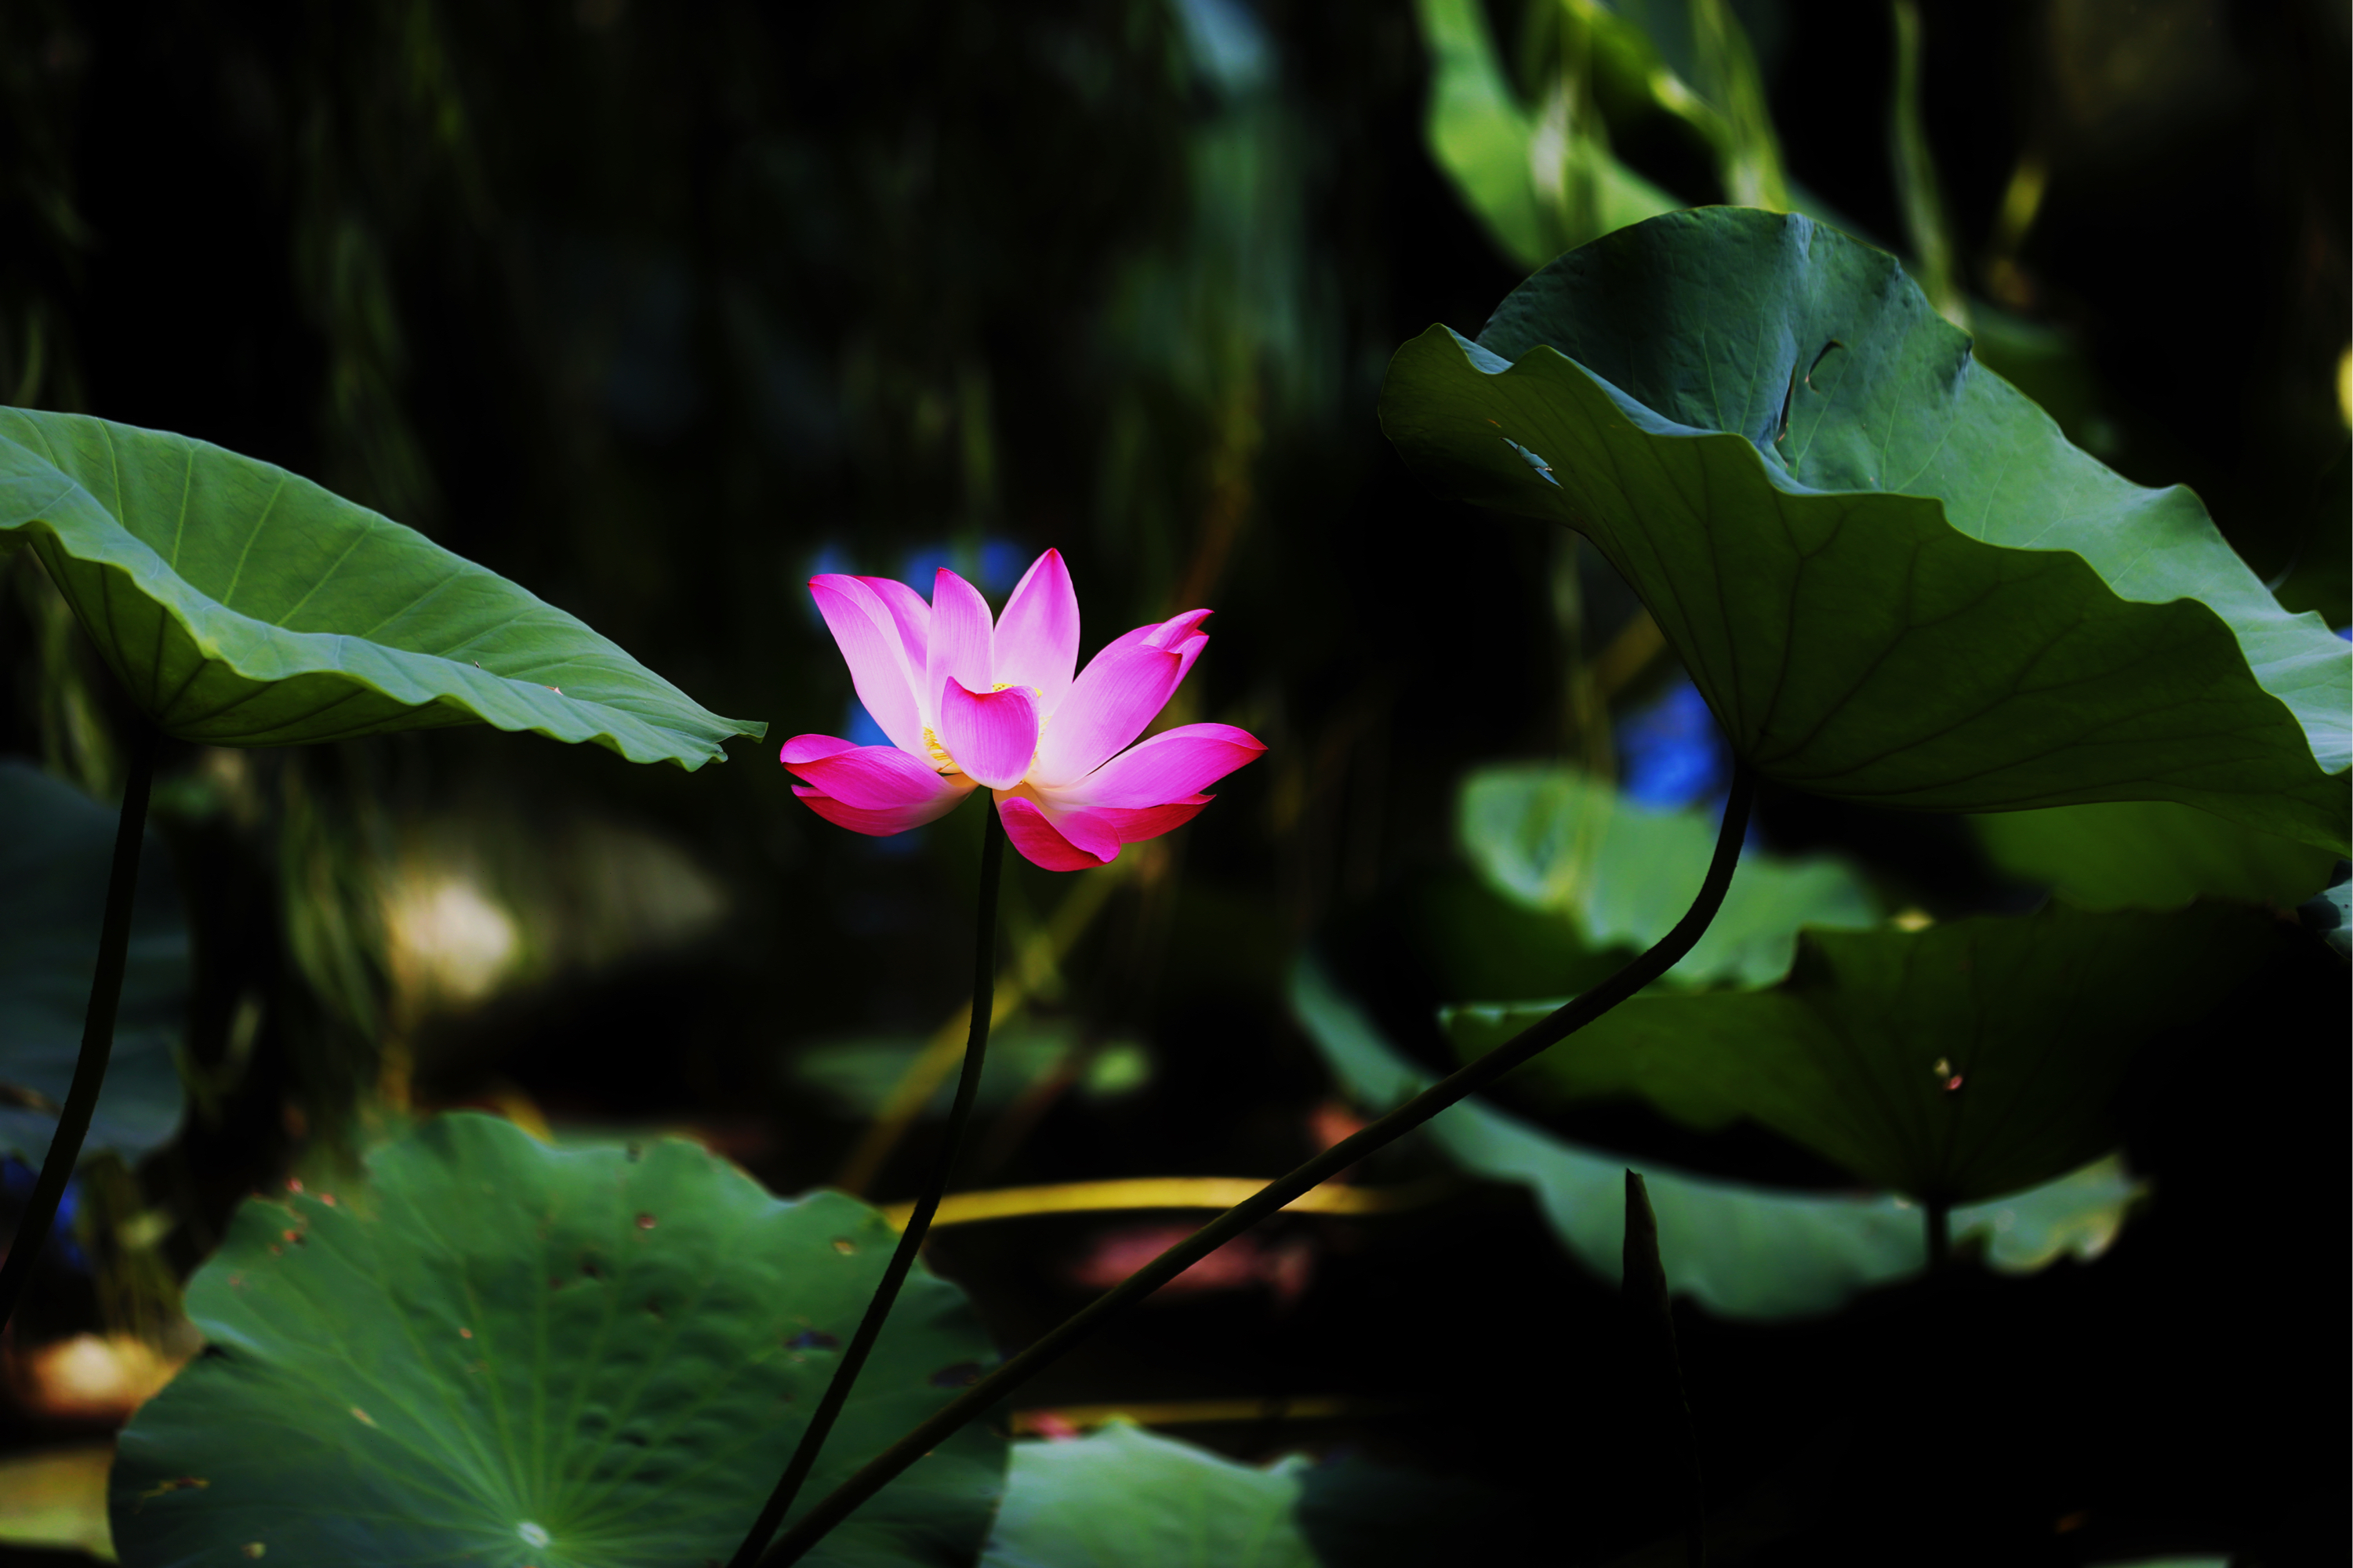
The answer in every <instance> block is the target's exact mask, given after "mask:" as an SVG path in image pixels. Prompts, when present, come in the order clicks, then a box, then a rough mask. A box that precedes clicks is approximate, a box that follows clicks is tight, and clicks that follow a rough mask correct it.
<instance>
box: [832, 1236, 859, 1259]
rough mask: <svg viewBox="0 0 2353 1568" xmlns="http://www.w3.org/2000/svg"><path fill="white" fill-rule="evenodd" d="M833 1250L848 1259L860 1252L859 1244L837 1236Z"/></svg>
mask: <svg viewBox="0 0 2353 1568" xmlns="http://www.w3.org/2000/svg"><path fill="white" fill-rule="evenodd" d="M833 1249H834V1250H835V1251H836V1252H839V1253H840V1254H841V1255H842V1256H843V1257H844V1258H847V1257H849V1255H850V1254H851V1253H853V1252H855V1251H857V1250H858V1243H856V1242H854V1241H852V1240H850V1239H849V1237H846V1236H837V1237H834V1238H833Z"/></svg>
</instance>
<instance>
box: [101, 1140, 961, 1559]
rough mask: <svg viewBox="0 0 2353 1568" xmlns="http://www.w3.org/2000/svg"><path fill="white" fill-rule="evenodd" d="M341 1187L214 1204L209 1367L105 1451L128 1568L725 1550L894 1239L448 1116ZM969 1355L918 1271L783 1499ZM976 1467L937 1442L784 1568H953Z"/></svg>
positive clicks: (199, 1277) (724, 1175)
mask: <svg viewBox="0 0 2353 1568" xmlns="http://www.w3.org/2000/svg"><path fill="white" fill-rule="evenodd" d="M370 1168H371V1179H370V1181H369V1183H368V1184H367V1186H366V1187H365V1188H364V1190H360V1191H355V1192H350V1193H344V1194H339V1195H334V1196H331V1195H329V1194H325V1193H322V1192H305V1193H298V1194H290V1196H289V1197H288V1198H287V1199H286V1200H285V1201H284V1202H265V1201H262V1200H259V1199H257V1200H254V1201H251V1202H248V1203H247V1204H246V1205H244V1206H243V1207H242V1208H240V1209H239V1210H238V1211H237V1215H236V1217H235V1218H234V1219H233V1220H232V1222H231V1224H230V1227H229V1235H228V1238H227V1241H226V1242H225V1243H224V1244H223V1245H222V1247H221V1248H220V1250H219V1251H218V1252H217V1253H216V1254H215V1255H214V1257H213V1258H212V1259H211V1261H209V1262H208V1263H206V1265H205V1266H204V1268H201V1269H200V1270H198V1271H197V1273H196V1276H195V1279H194V1280H192V1281H191V1282H190V1285H189V1288H188V1294H187V1309H188V1314H189V1316H190V1317H191V1318H192V1319H194V1320H195V1323H196V1326H197V1327H198V1328H200V1329H202V1330H203V1331H204V1332H205V1335H206V1339H207V1340H208V1341H209V1342H210V1347H209V1349H208V1350H207V1352H206V1353H205V1354H204V1355H202V1356H200V1357H199V1358H198V1359H197V1360H195V1362H193V1363H190V1364H189V1365H188V1367H187V1369H186V1370H185V1371H184V1372H182V1373H181V1374H180V1375H179V1377H178V1379H177V1380H175V1381H174V1383H173V1384H171V1386H170V1387H168V1388H166V1389H165V1390H164V1392H163V1394H160V1395H158V1396H157V1397H156V1398H155V1399H154V1400H153V1401H151V1402H150V1403H149V1404H148V1405H145V1406H144V1407H142V1409H141V1410H140V1412H139V1414H138V1415H137V1416H136V1417H135V1418H134V1419H133V1420H132V1423H131V1425H130V1426H129V1427H128V1428H127V1429H125V1431H124V1432H123V1434H122V1437H121V1449H120V1454H121V1457H120V1458H119V1459H118V1460H117V1461H116V1464H115V1468H114V1479H113V1486H112V1489H111V1510H112V1515H113V1521H114V1542H115V1548H116V1550H117V1551H118V1552H121V1560H122V1561H123V1563H126V1564H130V1565H132V1568H146V1565H161V1564H166V1563H169V1564H196V1563H220V1564H224V1565H226V1564H230V1563H245V1562H248V1561H250V1560H252V1559H256V1558H261V1557H263V1556H265V1555H266V1556H267V1558H268V1560H269V1562H271V1563H292V1564H296V1565H298V1568H307V1565H311V1564H342V1563H475V1564H480V1565H481V1568H525V1565H527V1564H528V1565H531V1568H693V1565H697V1564H702V1563H712V1562H724V1561H726V1560H727V1558H728V1557H730V1556H731V1555H733V1552H734V1550H735V1547H736V1545H737V1543H738V1542H740V1541H741V1540H742V1538H743V1534H744V1531H745V1530H746V1529H748V1528H749V1527H750V1524H751V1521H752V1518H753V1516H754V1514H755V1513H756V1512H758V1510H759V1507H760V1504H761V1502H762V1501H763V1500H765V1498H766V1497H767V1494H768V1490H769V1489H770V1488H771V1487H773V1486H774V1485H775V1484H776V1476H777V1474H778V1473H779V1472H780V1471H781V1470H782V1469H783V1468H784V1462H785V1459H786V1456H787V1455H788V1454H789V1453H790V1452H791V1450H792V1446H793V1444H794V1442H795V1441H796V1439H797V1437H798V1436H799V1433H800V1430H801V1427H802V1426H803V1425H804V1423H805V1421H806V1417H807V1411H808V1410H809V1409H810V1408H811V1407H812V1406H813V1405H815V1404H816V1403H817V1399H818V1394H819V1393H820V1392H821V1391H822V1390H823V1388H824V1385H825V1380H826V1379H827V1378H828V1376H830V1375H831V1373H832V1371H833V1366H834V1357H835V1355H836V1354H837V1353H838V1348H837V1347H839V1345H840V1344H841V1343H843V1342H846V1341H847V1340H848V1339H849V1334H850V1331H851V1330H852V1329H854V1328H855V1327H856V1325H857V1321H858V1318H859V1315H860V1312H861V1311H862V1310H864V1307H865V1304H866V1300H867V1297H868V1295H869V1294H870V1293H871V1291H872V1289H873V1288H874V1283H875V1280H876V1279H878V1278H879V1277H880V1276H881V1270H882V1266H883V1263H884V1261H885V1259H886V1258H888V1257H889V1255H890V1251H891V1247H892V1241H893V1239H894V1237H893V1234H892V1231H891V1230H890V1229H889V1228H888V1227H887V1226H885V1225H884V1224H883V1223H882V1220H881V1216H880V1215H876V1214H875V1213H874V1212H873V1211H872V1210H871V1209H869V1208H866V1207H865V1206H864V1205H860V1204H857V1203H854V1202H852V1201H851V1200H849V1199H848V1198H845V1197H842V1196H840V1195H839V1194H831V1193H818V1194H812V1195H810V1196H808V1197H806V1198H803V1199H801V1200H799V1201H798V1202H794V1203H786V1202H782V1201H779V1200H778V1199H776V1198H772V1197H770V1196H769V1195H768V1194H766V1193H765V1192H763V1191H762V1190H761V1189H760V1188H759V1187H758V1186H757V1185H756V1184H754V1183H753V1182H752V1181H751V1180H750V1178H748V1177H746V1176H745V1175H744V1174H743V1173H741V1172H739V1171H737V1170H735V1169H733V1167H732V1166H729V1165H727V1164H725V1163H723V1162H721V1161H719V1160H717V1159H715V1158H713V1157H712V1155H710V1154H708V1153H705V1152H703V1151H702V1150H701V1149H698V1148H696V1147H695V1146H694V1145H692V1144H691V1143H686V1142H679V1141H677V1140H663V1141H661V1142H656V1143H652V1144H649V1145H648V1146H646V1147H645V1148H644V1149H643V1150H642V1151H638V1150H636V1149H628V1150H625V1149H622V1148H618V1147H608V1148H603V1149H581V1150H557V1149H550V1148H547V1147H544V1146H543V1145H541V1144H539V1143H536V1142H533V1141H532V1140H531V1138H530V1137H529V1136H527V1135H526V1134H524V1133H523V1132H522V1131H518V1130H517V1129H515V1128H514V1127H512V1126H510V1125H509V1124H507V1123H506V1122H503V1121H497V1120H495V1119H492V1118H489V1117H482V1116H470V1115H458V1116H448V1117H443V1118H441V1119H439V1120H437V1121H433V1122H430V1123H428V1124H427V1126H426V1127H425V1128H424V1129H423V1130H421V1131H418V1132H417V1133H416V1134H415V1135H413V1136H411V1137H409V1138H406V1139H404V1140H402V1141H400V1142H396V1143H393V1144H389V1145H386V1146H385V1147H384V1148H383V1149H381V1150H379V1151H377V1152H375V1154H374V1155H373V1156H372V1157H371V1159H370ZM993 1360H994V1356H993V1354H992V1352H991V1351H990V1349H989V1345H988V1341H987V1336H986V1335H984V1334H983V1333H982V1331H981V1330H980V1327H979V1325H978V1323H977V1322H976V1321H975V1320H974V1318H973V1315H972V1312H971V1310H969V1309H968V1308H967V1306H966V1305H965V1299H964V1294H963V1292H962V1291H960V1290H958V1289H956V1288H955V1286H953V1285H950V1284H948V1283H946V1282H945V1281H943V1280H940V1279H934V1278H932V1277H931V1276H930V1275H929V1274H927V1273H924V1272H923V1270H921V1269H918V1270H917V1271H916V1273H915V1274H914V1275H913V1277H912V1278H910V1279H908V1281H907V1287H906V1291H905V1294H903V1295H902V1296H901V1298H900V1299H899V1304H898V1307H897V1309H896V1310H895V1311H894V1312H893V1313H892V1319H891V1322H890V1326H889V1327H888V1328H887V1329H886V1330H885V1331H883V1334H882V1338H881V1342H880V1343H879V1344H878V1345H877V1347H876V1349H875V1352H874V1357H873V1359H872V1360H871V1361H870V1362H869V1363H867V1366H866V1369H865V1372H864V1374H863V1375H862V1376H861V1377H860V1381H859V1384H858V1389H857V1392H856V1394H854V1395H853V1397H852V1398H851V1400H850V1402H849V1406H848V1408H847V1409H846V1410H845V1411H844V1412H843V1415H842V1418H841V1422H840V1424H839V1426H837V1427H836V1428H835V1429H834V1433H833V1436H832V1438H831V1440H830V1441H829V1442H828V1445H827V1449H826V1457H825V1458H824V1459H823V1460H822V1461H821V1462H820V1463H819V1465H818V1468H817V1471H816V1473H815V1475H813V1476H812V1477H811V1478H810V1480H809V1484H808V1489H807V1491H806V1493H805V1494H804V1497H805V1499H806V1500H808V1501H814V1500H816V1499H818V1498H821V1497H823V1496H824V1495H825V1494H826V1493H827V1492H828V1491H830V1490H831V1489H833V1487H834V1486H835V1485H836V1484H837V1483H839V1481H841V1480H842V1479H846V1478H847V1477H848V1475H849V1472H850V1471H851V1470H852V1469H854V1468H856V1467H857V1465H858V1464H859V1462H860V1461H861V1460H863V1459H864V1458H867V1457H869V1456H871V1455H872V1454H873V1453H875V1452H877V1451H879V1450H880V1449H881V1448H882V1447H884V1446H885V1445H886V1444H888V1443H890V1442H891V1441H892V1440H893V1439H894V1438H896V1437H897V1436H899V1435H900V1434H901V1433H902V1432H904V1431H905V1430H906V1429H907V1428H908V1427H910V1426H913V1425H914V1424H915V1423H916V1422H918V1421H920V1420H922V1419H923V1417H924V1416H926V1415H930V1414H931V1413H932V1412H933V1411H934V1410H936V1409H938V1408H939V1406H940V1405H943V1404H944V1403H946V1402H947V1401H948V1400H949V1399H951V1398H953V1397H955V1392H956V1390H957V1389H959V1388H961V1387H963V1386H964V1385H965V1384H969V1383H970V1382H971V1381H972V1380H973V1379H974V1378H975V1377H976V1376H978V1375H979V1373H981V1371H982V1370H983V1369H984V1367H985V1366H986V1365H987V1363H990V1362H991V1361H993ZM1004 1458H1005V1444H1004V1441H1003V1440H1002V1439H1001V1438H999V1437H997V1436H992V1435H991V1434H990V1433H989V1432H988V1431H987V1429H986V1427H985V1426H968V1427H966V1428H965V1430H964V1431H962V1432H960V1433H958V1434H957V1435H956V1436H954V1437H952V1438H950V1439H948V1440H947V1441H946V1442H944V1443H943V1444H942V1445H941V1446H940V1447H939V1448H938V1449H937V1450H936V1451H935V1452H934V1453H933V1454H932V1455H930V1456H928V1457H927V1458H924V1459H923V1460H922V1461H921V1462H919V1463H918V1464H917V1465H916V1466H915V1467H914V1468H913V1469H911V1470H909V1471H908V1472H907V1473H906V1475H904V1476H903V1477H902V1478H901V1479H899V1480H897V1481H895V1482H893V1483H892V1485H891V1486H890V1487H888V1488H887V1489H884V1490H883V1491H882V1492H881V1494H879V1495H878V1496H877V1497H876V1498H875V1499H874V1500H872V1501H871V1502H869V1503H868V1504H866V1506H865V1507H864V1508H862V1509H860V1510H859V1511H858V1512H857V1513H856V1514H855V1515H853V1516H852V1517H851V1519H850V1521H849V1522H848V1523H847V1524H845V1525H844V1526H842V1527H841V1528H840V1529H839V1530H837V1531H834V1532H833V1533H832V1534H831V1535H829V1536H828V1537H827V1538H826V1540H825V1542H824V1543H823V1544H822V1545H821V1546H820V1547H819V1548H818V1551H817V1552H815V1553H814V1554H813V1555H812V1556H810V1557H809V1558H808V1559H807V1561H808V1562H810V1563H832V1564H843V1565H846V1564H858V1565H860V1568H882V1565H885V1564H891V1565H898V1564H915V1563H923V1564H940V1565H943V1568H944V1565H946V1564H951V1563H969V1562H971V1561H972V1558H973V1555H974V1553H975V1552H977V1551H978V1550H979V1548H980V1543H981V1541H982V1538H983V1536H984V1535H985V1534H986V1533H987V1528H988V1521H989V1516H990V1514H991V1512H992V1511H993V1510H994V1508H995V1505H996V1501H997V1493H998V1490H999V1487H1000V1483H1001V1479H1002V1475H1003V1468H1004Z"/></svg>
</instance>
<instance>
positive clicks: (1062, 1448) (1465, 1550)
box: [980, 1420, 1558, 1568]
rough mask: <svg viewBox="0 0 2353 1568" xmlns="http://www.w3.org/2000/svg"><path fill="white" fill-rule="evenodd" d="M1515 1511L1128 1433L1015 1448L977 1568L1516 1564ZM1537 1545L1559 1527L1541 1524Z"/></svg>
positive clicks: (1105, 1432)
mask: <svg viewBox="0 0 2353 1568" xmlns="http://www.w3.org/2000/svg"><path fill="white" fill-rule="evenodd" d="M1528 1523H1529V1521H1526V1520H1525V1518H1524V1517H1523V1510H1522V1509H1521V1508H1520V1506H1519V1504H1518V1502H1517V1500H1515V1499H1514V1498H1512V1497H1511V1496H1510V1495H1509V1494H1507V1493H1504V1492H1503V1491H1501V1490H1500V1489H1496V1488H1493V1487H1490V1486H1487V1485H1484V1484H1482V1483H1481V1482H1478V1481H1474V1480H1469V1479H1461V1478H1440V1477H1435V1476H1426V1475H1423V1474H1421V1473H1419V1472H1418V1471H1414V1470H1403V1469H1398V1468H1393V1467H1391V1466H1388V1465H1377V1464H1373V1463H1370V1462H1368V1461H1366V1460H1365V1459H1362V1458H1356V1457H1354V1456H1350V1457H1348V1458H1342V1459H1339V1460H1336V1461H1334V1462H1331V1463H1326V1464H1321V1465H1311V1464H1310V1463H1309V1462H1308V1461H1307V1460H1306V1459H1305V1458H1301V1457H1299V1456H1296V1455H1294V1456H1293V1457H1291V1458H1285V1459H1282V1460H1279V1461H1277V1462H1276V1463H1274V1464H1272V1465H1269V1466H1266V1467H1264V1468H1260V1467H1257V1466H1252V1465H1244V1464H1238V1463H1236V1462H1235V1461H1233V1460H1231V1459H1229V1458H1223V1457H1221V1456H1219V1455H1217V1454H1214V1453H1211V1452H1210V1451H1209V1450H1208V1449H1207V1448H1201V1447H1195V1446H1194V1445H1193V1444H1190V1443H1184V1442H1179V1441H1177V1440H1176V1439H1175V1438H1173V1437H1163V1436H1157V1435H1156V1434H1154V1433H1151V1432H1147V1431H1145V1430H1144V1429H1143V1428H1141V1427H1139V1426H1134V1425H1133V1424H1132V1423H1129V1422H1127V1421H1124V1420H1122V1421H1114V1422H1113V1423H1112V1424H1111V1425H1109V1426H1105V1427H1103V1429H1102V1430H1100V1431H1098V1432H1096V1433H1094V1434H1092V1436H1086V1437H1080V1438H1075V1439H1069V1440H1064V1441H1058V1442H1027V1443H1016V1444H1015V1445H1014V1446H1013V1458H1012V1464H1011V1466H1010V1467H1009V1468H1008V1471H1007V1473H1006V1479H1005V1503H1004V1506H1003V1507H1002V1508H1001V1509H999V1510H998V1511H997V1527H996V1530H995V1531H994V1533H992V1534H991V1536H990V1537H989V1542H988V1551H987V1552H986V1553H985V1554H984V1555H983V1556H982V1558H981V1560H980V1561H981V1568H1319V1565H1320V1568H1403V1565H1405V1564H1412V1565H1413V1568H1422V1565H1424V1564H1427V1563H1438V1562H1477V1563H1486V1562H1517V1561H1521V1560H1522V1555H1523V1550H1524V1549H1525V1545H1526V1543H1525V1542H1523V1541H1520V1540H1518V1539H1516V1537H1517V1536H1518V1535H1520V1534H1522V1533H1525V1531H1526V1530H1527V1528H1528ZM1545 1527H1546V1541H1547V1543H1548V1544H1549V1543H1552V1542H1556V1541H1557V1538H1558V1525H1557V1521H1554V1520H1547V1521H1545Z"/></svg>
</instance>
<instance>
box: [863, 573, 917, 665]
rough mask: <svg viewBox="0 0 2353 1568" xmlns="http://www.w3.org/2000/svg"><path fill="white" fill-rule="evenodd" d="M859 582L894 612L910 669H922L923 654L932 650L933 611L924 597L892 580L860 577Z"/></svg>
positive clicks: (895, 623) (894, 619) (893, 615)
mask: <svg viewBox="0 0 2353 1568" xmlns="http://www.w3.org/2000/svg"><path fill="white" fill-rule="evenodd" d="M859 581H860V582H861V583H863V584H866V585H867V586H868V587H870V588H871V589H873V590H874V596H875V597H876V598H878V599H881V601H882V603H883V605H885V606H886V607H887V608H888V609H889V610H890V612H891V620H892V624H893V625H895V626H897V627H898V628H899V641H900V643H901V645H902V646H903V647H905V648H906V650H907V668H909V669H921V668H923V658H924V650H926V649H927V648H929V647H931V646H932V607H931V605H927V604H925V603H923V595H921V594H918V593H916V592H915V591H914V590H913V588H910V587H908V586H907V584H904V583H901V582H896V581H894V580H892V579H891V578H889V577H860V579H859Z"/></svg>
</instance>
